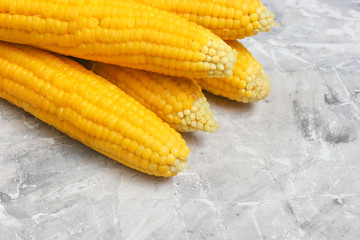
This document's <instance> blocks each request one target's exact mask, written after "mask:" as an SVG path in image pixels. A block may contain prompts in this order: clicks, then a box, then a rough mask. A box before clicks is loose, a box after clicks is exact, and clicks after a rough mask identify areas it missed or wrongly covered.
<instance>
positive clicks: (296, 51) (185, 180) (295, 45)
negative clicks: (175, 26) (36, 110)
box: [0, 0, 360, 240]
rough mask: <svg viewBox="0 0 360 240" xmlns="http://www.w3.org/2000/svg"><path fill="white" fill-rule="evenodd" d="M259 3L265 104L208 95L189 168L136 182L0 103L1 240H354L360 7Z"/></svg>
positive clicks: (358, 208) (358, 191)
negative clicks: (267, 80)
mask: <svg viewBox="0 0 360 240" xmlns="http://www.w3.org/2000/svg"><path fill="white" fill-rule="evenodd" d="M264 3H265V4H266V5H267V6H268V7H269V8H270V9H271V10H272V11H273V12H274V13H275V14H276V15H277V18H276V21H277V22H279V23H281V25H279V26H278V27H276V28H274V29H273V31H272V32H271V33H264V34H259V35H258V36H256V37H254V38H252V39H246V40H243V41H242V42H243V43H244V44H245V45H246V46H247V47H248V48H249V50H250V51H251V52H252V53H253V55H254V56H255V57H256V58H257V59H258V60H259V61H260V62H261V63H262V64H263V65H264V67H265V69H266V71H267V72H268V74H269V75H270V77H271V80H272V93H271V94H270V96H269V97H268V99H266V100H265V101H262V102H259V103H255V104H238V103H235V102H231V101H228V100H225V99H222V98H219V97H215V96H213V95H210V94H207V97H208V98H209V101H210V103H211V106H212V109H213V112H214V115H215V117H216V119H217V121H218V123H219V124H220V125H221V126H222V127H221V128H220V129H219V130H218V131H217V132H215V133H213V134H208V133H195V134H184V135H183V136H184V137H185V139H186V140H187V142H188V144H189V146H190V148H191V150H192V152H191V155H190V160H189V163H190V166H191V168H190V169H186V170H185V171H184V172H183V173H181V174H180V175H178V176H177V177H174V178H171V179H162V178H156V177H151V176H146V175H144V174H141V173H138V172H136V171H134V170H131V169H129V168H127V167H124V166H122V165H121V164H118V163H116V162H115V161H112V160H110V159H108V158H106V157H104V156H102V155H100V154H98V153H96V152H95V151H93V150H91V149H89V148H87V147H85V146H84V145H82V144H80V143H78V142H76V141H74V140H72V139H70V138H68V137H67V136H65V135H63V134H62V133H60V132H58V131H56V130H54V129H53V128H52V127H50V126H48V125H46V124H44V123H42V122H40V121H38V120H36V119H35V118H34V117H32V116H30V115H29V114H26V113H24V112H23V111H22V110H20V109H18V108H16V107H14V106H12V105H11V104H9V103H8V102H6V101H4V100H0V236H1V237H0V239H9V240H10V239H11V240H13V239H146V240H147V239H160V240H161V239H164V240H167V239H181V240H182V239H359V238H360V175H359V173H360V161H359V159H360V157H359V155H360V135H359V134H360V132H359V131H360V121H359V118H360V116H359V115H360V112H359V109H360V79H359V76H360V61H359V56H360V49H359V46H360V27H359V26H360V17H359V12H360V2H359V1H358V0H351V1H339V0H303V1H295V0H284V1H269V0H267V1H265V0H264Z"/></svg>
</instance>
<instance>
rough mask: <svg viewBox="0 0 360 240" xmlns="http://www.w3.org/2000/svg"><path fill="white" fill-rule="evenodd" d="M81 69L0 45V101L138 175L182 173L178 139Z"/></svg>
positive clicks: (183, 154) (183, 158)
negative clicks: (8, 102)
mask: <svg viewBox="0 0 360 240" xmlns="http://www.w3.org/2000/svg"><path fill="white" fill-rule="evenodd" d="M74 66H75V67H74ZM80 68H81V67H80V65H76V63H74V61H72V60H69V59H67V60H65V61H64V57H59V56H57V55H54V54H51V53H48V52H45V51H42V50H39V49H34V48H32V47H28V46H24V45H19V44H10V43H5V42H0V97H1V98H4V99H6V100H8V101H10V102H11V103H13V104H15V105H17V106H18V107H21V108H23V109H24V110H25V111H27V112H29V113H31V114H33V115H34V116H36V117H37V118H39V119H41V120H42V121H44V122H46V123H48V124H50V125H52V126H54V127H56V128H57V129H59V130H60V131H62V132H64V133H66V134H68V135H69V136H71V137H73V138H75V139H77V140H79V141H81V142H83V143H84V144H86V145H88V146H90V147H91V148H93V149H95V150H97V151H99V152H101V153H103V154H105V155H107V156H108V157H110V158H113V159H115V160H117V161H119V162H121V163H123V164H124V165H127V166H129V167H131V168H134V169H137V170H139V171H141V172H144V173H148V174H151V175H156V176H165V177H169V176H173V175H176V174H177V173H178V172H180V171H181V170H182V169H183V168H185V167H186V161H187V155H188V153H189V148H188V147H187V146H186V143H185V141H184V140H183V139H182V138H181V136H180V134H179V133H177V132H176V131H175V130H174V129H172V128H170V127H169V125H168V124H166V123H164V122H162V121H161V119H159V118H158V117H157V116H156V115H155V114H154V113H153V112H151V111H150V110H148V109H146V108H145V107H143V106H142V105H141V104H140V103H138V102H137V101H136V100H134V99H133V98H131V97H130V96H128V95H126V94H125V93H124V92H122V91H121V90H120V89H118V88H117V87H116V86H114V85H113V84H111V83H109V82H108V81H106V80H105V79H103V78H101V77H99V76H96V75H95V74H93V73H92V72H91V71H87V70H86V69H85V68H84V69H80Z"/></svg>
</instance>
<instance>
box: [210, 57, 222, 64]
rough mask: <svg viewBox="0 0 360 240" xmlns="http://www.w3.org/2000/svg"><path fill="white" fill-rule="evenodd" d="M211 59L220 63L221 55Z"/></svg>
mask: <svg viewBox="0 0 360 240" xmlns="http://www.w3.org/2000/svg"><path fill="white" fill-rule="evenodd" d="M211 61H212V62H213V63H218V62H219V61H220V57H219V56H214V57H212V58H211Z"/></svg>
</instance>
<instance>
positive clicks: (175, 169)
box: [169, 159, 188, 176]
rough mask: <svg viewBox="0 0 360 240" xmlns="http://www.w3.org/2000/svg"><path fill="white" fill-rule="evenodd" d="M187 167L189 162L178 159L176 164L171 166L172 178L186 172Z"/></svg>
mask: <svg viewBox="0 0 360 240" xmlns="http://www.w3.org/2000/svg"><path fill="white" fill-rule="evenodd" d="M186 167H188V163H187V160H183V159H176V160H175V162H174V164H172V165H170V167H169V171H170V173H171V176H175V175H177V174H178V173H179V172H181V171H182V170H184V169H185V168H186Z"/></svg>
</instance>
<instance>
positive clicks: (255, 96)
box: [241, 66, 270, 102]
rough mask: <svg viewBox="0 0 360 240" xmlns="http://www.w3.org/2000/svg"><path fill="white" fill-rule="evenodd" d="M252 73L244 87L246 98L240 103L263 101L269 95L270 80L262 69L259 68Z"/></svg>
mask: <svg viewBox="0 0 360 240" xmlns="http://www.w3.org/2000/svg"><path fill="white" fill-rule="evenodd" d="M252 71H253V74H251V75H250V74H249V78H248V81H249V83H248V84H247V86H246V89H247V90H246V93H245V95H247V96H246V97H247V98H242V100H241V101H242V102H257V101H259V100H262V99H265V98H266V97H267V96H268V95H269V93H270V78H269V76H268V75H267V74H266V72H265V71H264V69H262V67H260V66H259V67H258V68H255V69H252Z"/></svg>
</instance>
